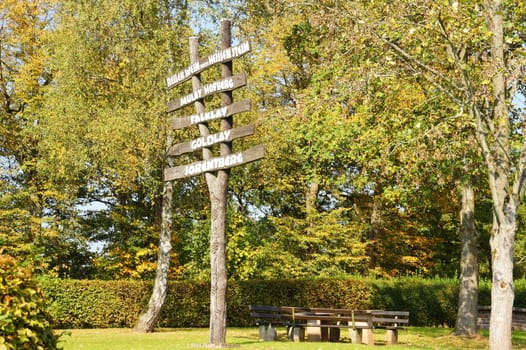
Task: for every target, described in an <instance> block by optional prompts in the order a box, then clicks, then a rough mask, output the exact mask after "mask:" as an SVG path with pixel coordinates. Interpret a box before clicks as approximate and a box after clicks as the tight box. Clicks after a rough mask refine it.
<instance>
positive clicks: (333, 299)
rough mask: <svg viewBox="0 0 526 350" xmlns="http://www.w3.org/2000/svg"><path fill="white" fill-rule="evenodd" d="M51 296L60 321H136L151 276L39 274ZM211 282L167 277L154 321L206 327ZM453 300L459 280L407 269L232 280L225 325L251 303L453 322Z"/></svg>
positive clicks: (242, 322)
mask: <svg viewBox="0 0 526 350" xmlns="http://www.w3.org/2000/svg"><path fill="white" fill-rule="evenodd" d="M41 283H42V286H43V288H44V290H45V291H46V294H47V295H48V296H49V298H50V299H51V300H52V301H53V304H52V310H51V312H52V315H53V318H54V319H55V326H56V327H58V328H110V327H133V326H134V325H135V322H136V320H137V317H138V315H139V313H140V312H141V311H142V310H143V309H144V308H145V307H146V304H147V302H148V298H149V295H150V292H151V283H147V282H141V281H75V280H58V279H48V280H44V281H42V282H41ZM515 289H516V295H517V298H516V301H515V306H516V307H526V304H524V302H525V300H526V298H525V295H526V281H525V280H519V281H517V283H516V284H515ZM490 290H491V285H490V283H489V282H488V281H482V282H481V285H480V305H490V294H491V293H490ZM209 303H210V295H209V284H208V283H207V282H189V281H181V282H170V284H169V288H168V295H167V298H166V301H165V304H164V307H163V310H162V314H161V318H160V320H159V321H158V323H157V327H206V326H207V325H208V322H209ZM457 303H458V280H455V279H442V278H432V279H426V278H420V277H404V278H397V279H372V278H362V277H346V278H343V277H342V278H310V279H294V280H292V279H281V280H247V281H230V282H229V287H228V324H229V326H249V325H251V324H253V320H251V318H250V315H249V312H248V305H251V304H263V305H287V306H312V307H315V306H316V307H342V308H355V309H386V310H406V311H409V312H410V313H411V314H410V324H411V325H412V326H447V327H453V326H454V324H455V320H456V309H457Z"/></svg>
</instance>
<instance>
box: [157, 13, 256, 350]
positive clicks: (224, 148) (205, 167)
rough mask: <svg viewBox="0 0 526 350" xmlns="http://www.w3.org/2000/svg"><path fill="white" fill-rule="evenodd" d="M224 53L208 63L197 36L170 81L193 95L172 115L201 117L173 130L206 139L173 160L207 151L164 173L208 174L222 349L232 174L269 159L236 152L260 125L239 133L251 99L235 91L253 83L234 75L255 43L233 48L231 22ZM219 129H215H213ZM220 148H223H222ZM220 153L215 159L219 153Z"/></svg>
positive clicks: (214, 335) (215, 330) (213, 289)
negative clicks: (207, 76)
mask: <svg viewBox="0 0 526 350" xmlns="http://www.w3.org/2000/svg"><path fill="white" fill-rule="evenodd" d="M221 45H222V50H221V51H218V52H216V53H214V54H212V55H210V56H207V57H205V58H200V57H199V52H198V48H199V43H198V39H197V37H191V38H190V60H191V62H190V65H189V66H188V67H187V68H185V69H183V70H181V71H179V72H177V73H175V74H173V75H171V76H169V77H168V78H167V79H166V83H167V85H168V88H169V89H171V88H173V87H175V86H178V85H179V84H182V83H184V82H186V81H188V80H190V79H191V81H192V92H190V93H188V94H186V95H184V96H182V97H179V98H176V99H173V100H171V101H170V102H168V104H167V112H168V113H172V112H175V111H177V110H179V109H181V108H183V107H185V106H188V105H190V104H192V103H194V105H195V109H196V111H195V114H192V115H189V116H183V117H175V118H174V119H173V120H172V123H171V126H172V128H173V129H174V130H178V129H183V128H186V127H191V126H193V125H197V126H198V128H199V131H200V137H198V138H196V139H194V140H189V141H187V142H183V143H179V144H176V145H173V146H171V147H170V149H169V150H168V156H178V155H181V154H185V153H190V152H195V151H201V152H202V156H203V159H202V160H201V161H198V162H194V163H191V164H185V165H178V166H174V167H168V168H166V169H165V170H164V181H165V182H170V181H173V180H176V179H181V178H185V177H189V176H196V175H199V174H203V173H204V174H205V179H206V182H207V186H208V189H209V192H210V201H211V211H212V213H211V214H212V215H211V218H212V222H211V232H210V265H211V276H210V277H211V278H210V280H211V286H210V344H212V345H214V346H216V347H220V346H223V345H225V343H226V287H227V275H226V253H225V251H226V247H225V245H226V207H227V193H228V180H229V176H230V169H231V168H232V167H235V166H239V165H243V164H247V163H249V162H253V161H256V160H258V159H261V158H263V157H264V156H265V147H264V146H263V145H257V146H255V147H252V148H250V149H248V150H244V151H238V152H236V153H234V152H233V150H232V141H234V140H236V139H239V138H241V137H245V136H249V135H252V134H254V132H255V129H256V128H255V126H254V125H246V126H241V127H237V128H234V127H233V124H234V123H233V116H234V115H235V114H237V113H242V112H247V111H249V110H250V108H251V103H250V100H243V101H239V102H234V101H233V94H232V91H233V90H235V89H238V88H240V87H242V86H245V85H246V84H247V78H246V75H245V74H244V73H240V74H236V75H233V74H232V60H233V59H235V58H238V57H241V56H243V55H244V54H246V53H248V52H249V51H250V49H251V48H250V44H249V43H248V42H243V43H241V44H239V45H236V46H231V30H230V21H228V20H222V21H221ZM216 65H220V66H221V79H220V80H217V81H213V82H210V83H207V84H202V83H201V75H200V73H201V72H203V71H204V70H206V69H208V68H211V67H213V66H216ZM214 95H220V96H221V107H220V108H215V109H212V110H208V111H207V110H206V108H205V102H204V98H205V97H208V96H214ZM214 124H215V128H213V126H214ZM216 145H219V147H217V146H216ZM218 148H219V152H218V153H219V154H215V155H214V154H213V153H214V150H215V152H216V153H217V149H218Z"/></svg>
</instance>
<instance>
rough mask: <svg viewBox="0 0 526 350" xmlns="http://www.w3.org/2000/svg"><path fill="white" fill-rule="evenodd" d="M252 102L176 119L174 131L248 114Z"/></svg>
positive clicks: (246, 101)
mask: <svg viewBox="0 0 526 350" xmlns="http://www.w3.org/2000/svg"><path fill="white" fill-rule="evenodd" d="M251 108H252V107H251V103H250V100H243V101H239V102H234V103H232V104H231V105H228V106H225V107H221V108H217V109H214V110H212V111H209V112H204V113H199V114H194V115H191V116H188V117H182V118H174V119H173V120H172V128H173V129H174V130H178V129H182V128H186V127H187V126H190V125H194V124H199V123H204V122H207V121H210V120H215V119H220V118H226V117H230V116H231V115H233V114H236V113H241V112H248V111H250V109H251Z"/></svg>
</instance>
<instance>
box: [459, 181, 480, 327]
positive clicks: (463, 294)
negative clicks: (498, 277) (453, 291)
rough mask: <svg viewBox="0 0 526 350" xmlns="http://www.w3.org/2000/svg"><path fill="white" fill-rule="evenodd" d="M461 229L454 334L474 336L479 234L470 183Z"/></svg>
mask: <svg viewBox="0 0 526 350" xmlns="http://www.w3.org/2000/svg"><path fill="white" fill-rule="evenodd" d="M460 230H461V231H460V238H461V244H462V253H461V259H460V288H459V294H458V311H457V322H456V325H455V332H454V334H455V335H459V336H465V337H473V336H475V335H476V334H477V331H478V327H477V318H478V295H479V265H478V238H479V232H478V231H477V229H476V227H475V194H474V192H473V188H472V187H471V184H470V183H467V184H465V185H464V186H463V187H462V208H461V210H460Z"/></svg>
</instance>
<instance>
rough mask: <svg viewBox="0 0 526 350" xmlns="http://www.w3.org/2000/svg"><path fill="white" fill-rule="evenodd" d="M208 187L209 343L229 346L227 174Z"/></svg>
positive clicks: (220, 175) (225, 172) (223, 173)
mask: <svg viewBox="0 0 526 350" xmlns="http://www.w3.org/2000/svg"><path fill="white" fill-rule="evenodd" d="M214 182H215V184H214V185H215V186H214V187H215V188H209V190H210V201H211V211H212V224H211V232H210V234H211V237H210V267H211V276H210V278H211V279H210V339H209V340H210V344H214V345H216V346H222V345H224V344H226V315H227V312H226V307H227V302H226V292H227V273H226V200H227V186H228V174H227V171H221V174H219V175H218V178H217V179H216V181H214Z"/></svg>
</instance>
